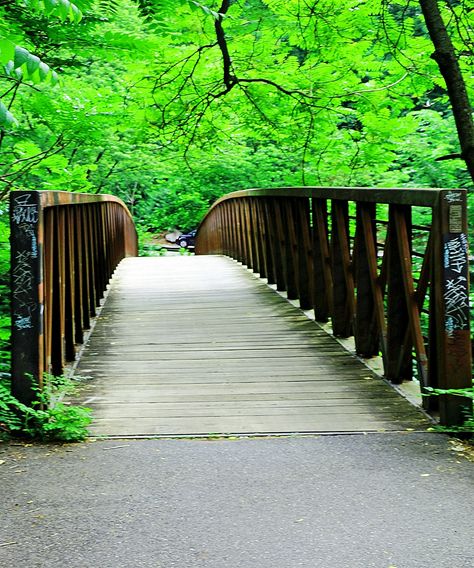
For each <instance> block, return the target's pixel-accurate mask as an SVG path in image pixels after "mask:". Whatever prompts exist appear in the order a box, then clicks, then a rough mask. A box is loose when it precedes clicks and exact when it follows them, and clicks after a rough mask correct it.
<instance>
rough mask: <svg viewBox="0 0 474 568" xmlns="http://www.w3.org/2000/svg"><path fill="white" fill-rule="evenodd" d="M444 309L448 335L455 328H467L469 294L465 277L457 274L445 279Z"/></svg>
mask: <svg viewBox="0 0 474 568" xmlns="http://www.w3.org/2000/svg"><path fill="white" fill-rule="evenodd" d="M444 302H445V309H446V331H447V332H448V334H449V335H452V332H453V331H454V330H455V329H461V330H462V329H467V328H468V323H469V316H468V313H469V311H468V308H469V296H468V293H467V278H465V277H464V276H458V277H457V278H452V279H448V280H446V289H445V292H444Z"/></svg>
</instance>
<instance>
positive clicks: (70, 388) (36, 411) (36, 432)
mask: <svg viewBox="0 0 474 568" xmlns="http://www.w3.org/2000/svg"><path fill="white" fill-rule="evenodd" d="M10 387H11V385H10V379H9V378H8V377H7V376H5V375H4V376H2V377H1V378H0V439H1V440H8V439H11V438H17V437H20V438H29V439H34V440H38V441H41V442H79V441H81V440H84V439H85V438H86V437H87V436H88V434H89V432H88V430H87V427H88V426H89V424H90V423H91V420H92V418H91V410H90V409H89V408H85V407H83V406H74V405H70V404H68V403H66V402H64V401H63V398H64V396H66V395H68V394H72V393H73V392H74V390H75V384H74V383H73V381H72V380H71V379H68V378H66V377H53V376H51V375H46V376H45V378H44V385H43V389H42V390H41V391H40V390H39V389H38V390H37V400H36V401H35V402H34V403H33V405H32V406H26V405H25V404H23V403H21V402H20V401H19V400H18V399H16V398H15V397H14V396H12V394H11V392H10Z"/></svg>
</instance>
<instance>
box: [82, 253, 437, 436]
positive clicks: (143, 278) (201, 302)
mask: <svg viewBox="0 0 474 568" xmlns="http://www.w3.org/2000/svg"><path fill="white" fill-rule="evenodd" d="M76 374H77V375H82V376H85V377H89V378H90V380H84V381H83V382H82V386H81V388H80V392H79V394H78V396H77V397H76V401H77V402H80V403H82V404H86V405H90V406H91V407H92V408H93V411H94V417H95V419H94V424H93V427H92V433H93V434H94V435H111V436H120V435H123V436H130V435H131V436H133V435H137V436H138V435H140V436H146V435H187V434H188V435H206V434H210V433H212V434H218V433H223V434H232V433H235V434H242V433H244V434H245V433H279V432H280V433H281V432H284V433H288V432H338V431H340V432H364V431H384V430H390V431H394V430H404V429H407V428H415V429H422V428H424V427H426V426H427V425H428V422H427V420H426V419H425V417H424V415H423V414H422V413H421V412H419V411H418V410H417V409H415V408H414V407H412V406H411V405H410V404H409V403H408V402H407V401H406V400H404V399H403V398H402V397H400V396H399V395H398V393H396V392H395V390H393V389H392V388H391V387H390V386H389V385H387V384H386V383H385V382H384V381H383V380H381V379H380V378H378V377H376V376H375V375H374V374H373V373H372V372H371V371H369V370H368V369H367V368H366V367H365V366H364V365H363V364H362V363H361V362H360V361H359V360H358V359H357V358H355V357H353V356H351V355H350V354H349V353H348V352H346V351H345V350H344V349H343V348H342V347H341V345H340V344H339V343H338V342H337V341H335V340H334V339H333V338H332V337H330V336H328V335H327V334H326V333H325V332H324V331H323V330H322V329H321V328H320V327H318V326H317V325H316V324H315V323H313V322H312V321H310V320H308V319H307V318H306V316H305V315H304V314H303V313H302V312H300V311H299V310H298V309H296V308H294V307H293V306H292V305H291V304H289V303H288V302H287V301H285V300H284V299H283V298H282V297H281V296H279V295H278V294H276V293H275V292H274V291H273V290H272V289H270V288H269V287H268V286H266V285H265V284H264V283H263V282H261V281H259V280H257V279H256V278H254V277H253V276H252V275H251V274H250V273H249V272H248V271H247V270H245V269H244V268H243V267H241V266H240V265H238V264H237V263H235V262H233V261H231V260H229V259H226V258H223V257H164V258H163V257H160V258H132V259H126V260H125V261H123V262H122V263H121V265H120V266H119V268H118V270H117V271H116V274H115V276H114V278H113V280H112V284H111V287H110V291H109V295H108V298H107V301H106V303H105V306H104V308H103V310H102V313H101V315H100V317H99V318H98V321H97V323H96V326H95V329H94V332H93V334H92V336H91V338H90V340H89V344H88V345H87V347H86V349H85V350H84V352H83V355H82V358H81V360H80V362H79V364H78V366H77V370H76Z"/></svg>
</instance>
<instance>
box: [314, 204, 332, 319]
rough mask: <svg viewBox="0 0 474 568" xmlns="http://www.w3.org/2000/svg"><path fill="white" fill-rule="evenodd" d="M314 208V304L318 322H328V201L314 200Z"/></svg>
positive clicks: (329, 285) (329, 262) (330, 285)
mask: <svg viewBox="0 0 474 568" xmlns="http://www.w3.org/2000/svg"><path fill="white" fill-rule="evenodd" d="M312 208H313V247H312V248H313V280H314V281H313V290H314V292H313V303H314V316H315V318H316V320H317V321H322V322H326V321H328V319H329V316H330V314H331V311H332V274H331V255H330V252H329V239H328V211H327V201H326V199H316V198H313V200H312Z"/></svg>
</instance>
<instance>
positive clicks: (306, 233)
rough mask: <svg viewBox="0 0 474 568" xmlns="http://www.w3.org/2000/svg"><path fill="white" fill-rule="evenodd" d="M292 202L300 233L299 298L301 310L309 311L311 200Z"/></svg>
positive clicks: (311, 276) (310, 295)
mask: <svg viewBox="0 0 474 568" xmlns="http://www.w3.org/2000/svg"><path fill="white" fill-rule="evenodd" d="M292 201H293V218H294V226H295V229H297V233H298V234H297V235H296V241H297V250H298V252H297V262H298V297H299V300H300V308H301V309H302V310H309V309H312V307H313V256H312V243H311V227H310V215H309V199H308V198H307V197H300V198H298V199H293V200H292ZM295 233H296V231H295Z"/></svg>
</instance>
